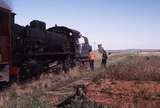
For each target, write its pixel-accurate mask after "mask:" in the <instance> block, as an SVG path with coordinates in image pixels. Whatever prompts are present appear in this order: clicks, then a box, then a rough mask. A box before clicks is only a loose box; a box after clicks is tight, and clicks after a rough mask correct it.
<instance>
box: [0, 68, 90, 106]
mask: <svg viewBox="0 0 160 108" xmlns="http://www.w3.org/2000/svg"><path fill="white" fill-rule="evenodd" d="M86 72H87V71H83V72H82V71H81V70H80V69H79V68H77V67H75V68H73V69H71V70H70V72H68V73H66V74H65V73H61V74H54V73H48V74H43V75H41V78H40V80H35V81H31V82H28V83H25V84H23V85H19V84H16V83H15V84H13V85H12V86H11V87H9V88H7V89H6V90H3V91H1V92H0V108H1V107H2V108H52V107H53V106H54V105H55V104H56V103H57V102H59V101H60V100H61V99H63V98H65V97H67V96H69V95H71V94H72V89H71V88H68V89H69V90H58V89H59V88H63V87H64V86H66V85H67V84H69V83H70V82H72V81H73V80H76V78H79V77H81V76H83V75H84V74H86Z"/></svg>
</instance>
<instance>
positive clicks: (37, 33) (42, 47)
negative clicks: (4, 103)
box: [0, 7, 91, 82]
mask: <svg viewBox="0 0 160 108" xmlns="http://www.w3.org/2000/svg"><path fill="white" fill-rule="evenodd" d="M14 16H15V14H14V13H12V12H11V11H10V10H8V9H5V8H2V7H0V82H9V81H11V80H13V79H20V80H26V79H28V78H31V77H33V76H34V77H37V78H38V77H39V75H40V73H41V72H42V71H44V70H47V69H49V68H51V67H54V66H60V67H61V68H62V69H63V70H64V71H67V70H68V69H69V68H70V67H73V66H75V65H76V62H78V61H79V59H80V58H83V57H86V56H87V53H88V52H86V51H89V49H91V46H90V45H89V43H88V39H87V38H86V37H83V36H82V35H81V33H80V32H79V31H77V30H73V29H70V28H67V27H64V26H57V25H55V27H51V28H49V29H46V24H45V23H44V22H42V21H38V20H34V21H31V22H30V25H27V26H25V27H24V26H20V25H18V24H15V23H14ZM82 37H83V38H84V40H85V42H84V43H83V45H82V44H80V43H79V38H82ZM80 46H81V47H80ZM86 46H87V47H86ZM82 47H83V48H82ZM83 49H87V50H85V51H84V50H83ZM81 52H85V54H83V55H82V53H81Z"/></svg>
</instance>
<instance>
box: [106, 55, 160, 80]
mask: <svg viewBox="0 0 160 108" xmlns="http://www.w3.org/2000/svg"><path fill="white" fill-rule="evenodd" d="M107 75H108V77H109V78H112V79H117V80H151V81H160V57H159V56H128V57H126V58H125V59H123V60H122V61H119V62H116V63H113V64H111V65H109V66H108V68H107Z"/></svg>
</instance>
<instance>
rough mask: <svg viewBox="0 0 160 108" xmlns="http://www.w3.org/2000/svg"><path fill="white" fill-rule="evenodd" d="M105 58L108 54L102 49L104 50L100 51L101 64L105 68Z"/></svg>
mask: <svg viewBox="0 0 160 108" xmlns="http://www.w3.org/2000/svg"><path fill="white" fill-rule="evenodd" d="M107 59H108V55H107V53H106V51H104V52H103V53H102V61H101V65H102V67H104V68H105V69H106V68H107V67H106V63H107Z"/></svg>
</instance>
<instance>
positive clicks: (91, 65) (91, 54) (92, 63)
mask: <svg viewBox="0 0 160 108" xmlns="http://www.w3.org/2000/svg"><path fill="white" fill-rule="evenodd" d="M88 58H89V63H90V68H91V70H92V71H94V60H95V53H94V52H93V51H92V50H91V49H90V50H89V54H88Z"/></svg>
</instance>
